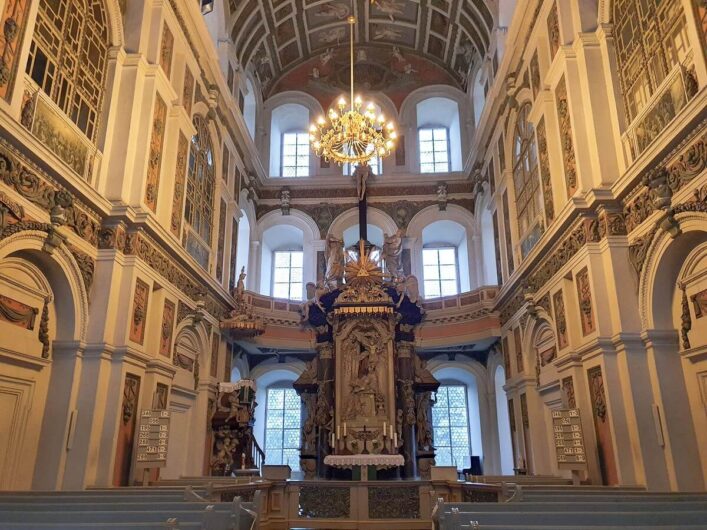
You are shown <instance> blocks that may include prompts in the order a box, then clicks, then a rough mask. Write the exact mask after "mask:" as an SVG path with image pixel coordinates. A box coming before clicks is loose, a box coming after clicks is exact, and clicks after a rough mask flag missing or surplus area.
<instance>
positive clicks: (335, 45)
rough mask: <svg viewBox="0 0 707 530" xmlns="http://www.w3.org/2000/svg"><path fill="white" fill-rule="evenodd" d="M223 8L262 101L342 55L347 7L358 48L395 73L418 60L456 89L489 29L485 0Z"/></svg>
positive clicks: (246, 0)
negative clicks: (297, 73)
mask: <svg viewBox="0 0 707 530" xmlns="http://www.w3.org/2000/svg"><path fill="white" fill-rule="evenodd" d="M229 8H230V12H231V14H230V18H229V20H228V30H229V32H230V34H231V38H232V40H233V43H234V45H235V49H236V50H238V53H239V60H240V61H241V64H243V65H249V64H251V63H252V65H253V68H254V70H255V72H256V75H257V76H258V79H259V81H260V83H261V85H262V87H263V92H264V95H265V96H266V97H267V95H268V94H269V93H270V92H271V91H272V89H273V88H274V87H275V86H276V85H277V84H278V81H279V80H280V79H281V78H282V76H283V75H285V74H286V73H287V72H289V71H291V70H292V69H293V68H294V67H296V66H297V65H300V64H302V63H304V62H306V61H308V60H310V62H311V60H312V59H314V58H319V59H320V61H321V62H322V63H323V66H326V63H327V62H328V61H329V60H330V59H331V58H332V55H337V54H338V55H345V50H346V46H347V44H348V38H349V33H348V32H349V24H348V22H347V17H348V16H349V15H350V14H352V8H353V15H354V16H355V17H356V20H357V24H356V26H355V39H356V43H357V48H360V49H365V50H366V52H365V53H367V54H368V55H375V54H376V53H377V50H378V51H380V53H381V54H387V55H386V59H385V61H386V62H388V63H390V61H391V60H392V61H393V62H395V61H398V63H400V64H399V65H398V66H399V68H398V69H399V70H400V71H401V73H402V72H403V71H404V70H405V69H407V70H408V71H407V72H406V73H408V74H411V73H414V72H413V66H414V65H416V64H418V63H419V59H423V58H424V59H426V60H427V61H429V62H430V63H434V64H436V65H437V67H439V68H440V69H443V70H444V71H446V74H447V75H448V77H449V79H452V80H453V81H452V82H453V83H456V84H457V85H461V84H462V83H463V81H464V80H465V78H466V74H467V73H468V71H469V70H470V68H472V67H473V65H474V64H477V63H478V62H479V59H480V58H481V57H483V56H484V54H485V53H486V51H487V49H488V47H489V43H490V34H491V29H492V27H493V24H494V21H493V16H492V14H491V11H490V9H489V6H487V4H486V0H353V1H352V0H333V1H329V0H229ZM327 54H328V55H327ZM405 57H414V58H415V59H418V63H416V61H415V60H411V61H406V59H405ZM364 58H365V57H364ZM381 61H382V59H379V60H378V62H381ZM407 64H409V65H410V66H407ZM313 69H314V70H316V71H315V72H314V76H318V74H319V68H317V67H316V65H315V66H314V67H313ZM393 69H394V68H393Z"/></svg>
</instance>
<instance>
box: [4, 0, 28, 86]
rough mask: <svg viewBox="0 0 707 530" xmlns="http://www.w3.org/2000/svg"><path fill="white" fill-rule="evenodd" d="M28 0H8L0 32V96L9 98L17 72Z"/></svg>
mask: <svg viewBox="0 0 707 530" xmlns="http://www.w3.org/2000/svg"><path fill="white" fill-rule="evenodd" d="M29 4H30V2H29V0H8V2H7V3H6V4H5V12H4V13H3V17H2V23H1V24H0V27H2V29H3V30H2V31H1V32H0V97H2V98H5V99H9V97H10V95H11V93H12V88H13V86H14V81H15V76H16V74H17V61H18V59H19V51H20V46H21V45H22V37H23V36H24V32H25V26H26V22H27V11H28V7H29Z"/></svg>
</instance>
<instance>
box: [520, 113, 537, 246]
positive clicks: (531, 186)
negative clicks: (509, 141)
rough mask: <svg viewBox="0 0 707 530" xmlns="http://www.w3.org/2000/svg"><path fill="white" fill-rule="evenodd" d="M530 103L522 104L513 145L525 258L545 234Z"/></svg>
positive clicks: (521, 239) (521, 235) (521, 238)
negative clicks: (529, 116) (530, 120)
mask: <svg viewBox="0 0 707 530" xmlns="http://www.w3.org/2000/svg"><path fill="white" fill-rule="evenodd" d="M529 112H530V104H526V105H523V107H522V108H521V109H520V112H519V113H518V120H517V121H516V130H515V141H514V145H513V185H514V189H515V195H516V214H517V217H518V235H519V236H520V247H521V253H522V255H523V257H525V256H526V254H527V253H528V252H529V251H530V249H531V248H533V246H534V245H535V243H537V241H538V239H539V238H540V234H541V233H542V226H541V225H540V223H541V222H542V221H541V220H540V219H539V214H540V212H541V197H540V178H539V176H538V150H537V146H536V144H535V132H534V130H533V126H532V125H531V123H530V122H529V121H528V114H529Z"/></svg>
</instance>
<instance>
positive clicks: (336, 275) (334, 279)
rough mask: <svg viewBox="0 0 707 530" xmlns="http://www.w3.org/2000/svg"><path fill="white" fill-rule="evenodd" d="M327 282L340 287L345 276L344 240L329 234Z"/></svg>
mask: <svg viewBox="0 0 707 530" xmlns="http://www.w3.org/2000/svg"><path fill="white" fill-rule="evenodd" d="M325 276H326V283H327V284H329V285H332V284H333V285H335V286H336V287H339V286H340V285H341V284H342V282H343V278H344V241H343V239H339V238H338V237H336V236H334V235H332V234H329V235H327V237H326V275H325Z"/></svg>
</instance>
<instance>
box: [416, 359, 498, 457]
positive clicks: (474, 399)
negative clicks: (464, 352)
mask: <svg viewBox="0 0 707 530" xmlns="http://www.w3.org/2000/svg"><path fill="white" fill-rule="evenodd" d="M427 369H428V370H429V371H430V373H431V374H432V375H433V376H435V378H436V379H437V380H438V381H440V382H441V383H442V384H444V383H445V382H458V383H462V384H464V385H465V386H466V388H467V406H468V408H469V429H470V438H471V452H472V454H473V455H474V456H479V457H481V460H482V462H484V467H485V459H486V452H487V451H486V450H487V449H490V447H492V444H493V442H492V440H493V437H492V436H491V432H492V431H493V430H494V429H495V419H494V418H493V417H492V415H491V413H490V408H489V386H488V379H489V378H488V372H487V370H486V368H485V367H484V366H483V365H482V364H481V363H479V362H478V361H475V360H469V361H464V362H460V361H449V360H447V359H446V358H440V357H436V358H433V359H431V360H430V361H429V362H428V363H427ZM474 412H476V414H474ZM488 452H489V453H491V451H488Z"/></svg>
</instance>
